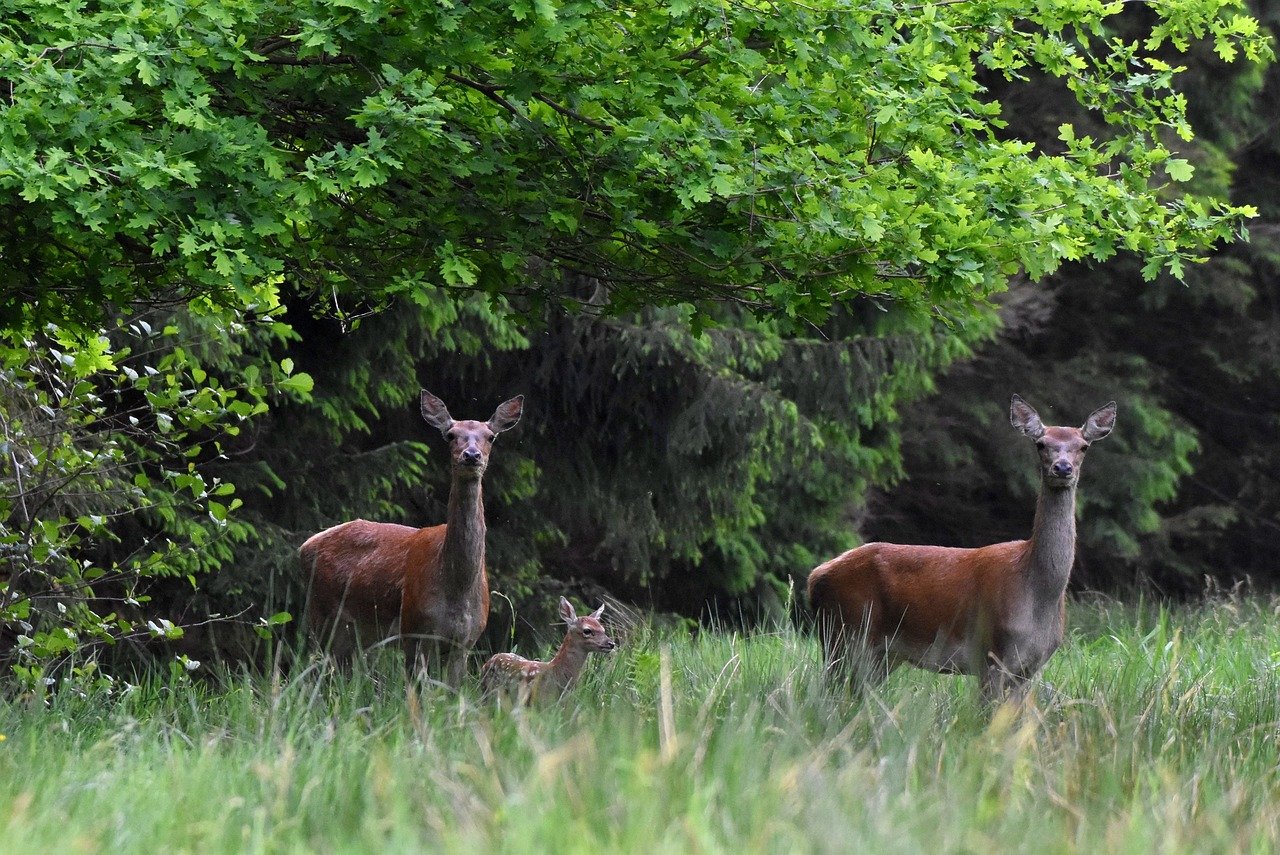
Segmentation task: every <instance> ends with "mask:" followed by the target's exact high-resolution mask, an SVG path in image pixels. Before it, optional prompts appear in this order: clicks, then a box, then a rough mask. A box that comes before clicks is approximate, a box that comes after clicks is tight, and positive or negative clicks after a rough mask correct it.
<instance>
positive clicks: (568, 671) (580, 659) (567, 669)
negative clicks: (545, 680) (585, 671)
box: [543, 638, 587, 689]
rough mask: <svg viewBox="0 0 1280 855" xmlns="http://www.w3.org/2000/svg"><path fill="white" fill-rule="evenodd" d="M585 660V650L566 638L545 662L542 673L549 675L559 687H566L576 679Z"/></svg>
mask: <svg viewBox="0 0 1280 855" xmlns="http://www.w3.org/2000/svg"><path fill="white" fill-rule="evenodd" d="M586 662H587V651H585V650H583V649H582V648H581V647H578V646H576V645H574V644H573V643H572V641H571V640H570V639H568V638H566V639H565V640H564V641H562V642H561V643H560V649H559V650H557V651H556V655H555V656H553V657H552V658H551V661H550V662H548V663H547V668H546V671H544V672H543V673H544V674H546V675H547V676H548V677H550V678H551V679H552V680H553V681H554V682H555V683H556V685H558V686H559V687H560V688H561V689H567V688H569V687H570V686H571V685H573V683H574V681H576V680H577V679H578V674H580V673H581V672H582V666H583V665H585V664H586Z"/></svg>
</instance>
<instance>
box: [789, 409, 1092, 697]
mask: <svg viewBox="0 0 1280 855" xmlns="http://www.w3.org/2000/svg"><path fill="white" fill-rule="evenodd" d="M1115 419H1116V405H1115V402H1114V401H1112V402H1111V403H1108V404H1107V405H1105V406H1103V407H1101V408H1099V409H1098V410H1095V411H1094V412H1093V413H1092V414H1091V415H1090V416H1089V418H1088V420H1086V422H1085V424H1084V425H1083V426H1082V427H1080V428H1071V427H1048V428H1046V427H1045V426H1044V425H1043V424H1042V423H1041V421H1040V417H1039V415H1037V414H1036V411H1035V410H1034V409H1032V408H1031V406H1030V405H1028V404H1027V403H1026V402H1025V401H1023V400H1022V399H1021V398H1020V397H1018V396H1017V395H1014V396H1013V399H1012V401H1011V403H1010V421H1011V422H1012V424H1013V426H1014V427H1015V428H1017V429H1018V430H1019V431H1021V432H1022V433H1023V434H1024V435H1026V436H1028V437H1030V438H1031V439H1033V440H1035V443H1036V448H1037V453H1038V455H1039V468H1040V476H1041V484H1040V494H1039V498H1038V499H1037V503H1036V516H1035V523H1034V525H1033V529H1032V535H1031V538H1030V539H1029V540H1015V541H1010V542H1008V543H997V544H993V545H991V546H983V547H979V548H976V549H957V548H950V547H942V546H907V545H900V544H892V543H868V544H865V545H864V546H860V547H858V548H857V549H852V550H850V551H848V552H846V553H844V554H843V555H840V556H838V557H837V558H833V559H832V560H830V561H828V562H826V563H825V564H822V565H820V566H819V567H817V568H815V569H814V571H813V572H812V573H811V574H810V576H809V584H808V590H809V602H810V605H811V607H812V609H813V611H814V613H815V617H816V618H817V621H818V625H819V627H818V628H819V632H820V634H821V636H822V642H823V648H824V653H825V656H826V660H827V667H828V668H829V669H830V670H832V671H835V672H838V673H840V674H842V675H843V676H845V677H848V678H850V679H861V680H863V681H867V682H870V683H875V682H878V681H880V680H882V679H884V677H885V676H886V675H887V673H888V672H889V671H891V670H893V669H894V668H895V667H897V666H898V665H899V664H901V663H902V662H910V663H912V664H914V665H917V666H918V667H920V668H925V669H928V670H933V671H939V672H943V673H955V674H973V675H977V676H978V678H979V680H980V682H981V686H982V692H983V695H984V697H986V698H987V699H988V700H994V699H997V698H1000V697H1003V696H1005V695H1007V694H1009V693H1012V694H1014V695H1015V696H1017V697H1021V696H1022V695H1023V694H1024V693H1025V691H1026V683H1027V680H1029V679H1030V678H1031V677H1033V676H1034V675H1035V674H1036V672H1038V671H1039V670H1040V668H1041V667H1042V666H1043V665H1044V663H1045V662H1046V661H1047V660H1048V659H1049V657H1050V656H1052V655H1053V652H1054V651H1055V650H1057V648H1058V646H1059V645H1060V644H1061V643H1062V637H1063V631H1064V627H1065V622H1066V587H1067V581H1068V579H1069V577H1070V575H1071V566H1072V564H1073V563H1074V561H1075V543H1076V524H1075V494H1076V485H1077V484H1078V482H1079V478H1080V466H1081V463H1082V461H1083V459H1084V454H1085V450H1086V449H1087V448H1088V447H1089V445H1090V443H1093V442H1095V441H1097V440H1099V439H1102V438H1103V437H1105V436H1106V435H1107V434H1109V433H1110V432H1111V429H1112V428H1113V427H1114V425H1115Z"/></svg>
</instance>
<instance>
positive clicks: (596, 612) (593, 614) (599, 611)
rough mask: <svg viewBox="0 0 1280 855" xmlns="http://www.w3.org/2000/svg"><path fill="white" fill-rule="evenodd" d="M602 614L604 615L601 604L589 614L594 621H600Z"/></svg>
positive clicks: (602, 604)
mask: <svg viewBox="0 0 1280 855" xmlns="http://www.w3.org/2000/svg"><path fill="white" fill-rule="evenodd" d="M602 614H604V603H601V604H600V608H598V609H596V610H595V611H594V612H592V613H591V616H592V617H593V618H595V619H596V620H600V615H602Z"/></svg>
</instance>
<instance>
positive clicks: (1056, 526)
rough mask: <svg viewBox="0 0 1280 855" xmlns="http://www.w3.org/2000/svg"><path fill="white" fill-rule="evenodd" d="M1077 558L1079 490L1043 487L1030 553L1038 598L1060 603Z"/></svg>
mask: <svg viewBox="0 0 1280 855" xmlns="http://www.w3.org/2000/svg"><path fill="white" fill-rule="evenodd" d="M1075 558H1076V488H1075V487H1074V486H1071V487H1050V486H1048V485H1042V486H1041V487H1040V498H1039V499H1037V500H1036V520H1035V524H1034V526H1033V528H1032V533H1031V548H1030V550H1029V552H1028V570H1029V573H1028V575H1029V577H1030V580H1031V586H1032V590H1033V591H1035V593H1036V594H1037V599H1043V600H1045V601H1051V602H1053V603H1056V602H1057V601H1058V599H1059V598H1060V597H1061V596H1062V592H1063V591H1065V590H1066V588H1067V580H1068V579H1069V578H1070V577H1071V565H1072V564H1074V563H1075Z"/></svg>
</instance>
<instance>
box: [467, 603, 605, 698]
mask: <svg viewBox="0 0 1280 855" xmlns="http://www.w3.org/2000/svg"><path fill="white" fill-rule="evenodd" d="M603 613H604V606H603V605H602V606H600V608H598V609H596V610H595V611H594V612H592V613H591V614H589V615H585V616H583V617H578V615H577V612H575V611H574V608H573V605H572V604H571V603H570V602H569V601H568V600H566V599H565V598H564V597H561V598H560V619H561V620H563V621H564V622H565V623H566V624H568V630H567V631H566V632H565V634H564V640H563V641H562V642H561V643H560V648H559V649H558V650H557V651H556V655H555V656H553V657H552V658H551V659H550V660H548V661H546V662H543V661H539V660H537V659H525V658H524V657H523V656H517V655H516V654H514V653H497V654H494V655H493V656H491V657H489V660H488V661H487V662H485V663H484V667H483V668H481V670H480V686H481V688H482V689H483V690H484V691H485V692H493V691H496V690H499V689H501V688H504V687H506V688H514V689H516V690H517V691H518V693H519V695H520V697H521V698H522V699H536V698H537V697H539V696H543V697H545V696H546V695H547V693H553V694H554V695H555V696H559V695H560V694H562V693H564V692H565V691H566V690H568V689H569V688H570V687H572V686H573V684H574V683H575V682H577V680H578V675H579V674H581V673H582V667H583V666H584V665H585V664H586V661H587V656H588V655H589V654H592V653H607V652H609V651H611V650H613V649H614V648H615V647H617V646H618V644H617V642H616V641H614V640H613V639H612V638H610V637H609V634H608V633H607V632H605V628H604V625H603V624H602V623H600V615H602V614H603Z"/></svg>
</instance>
